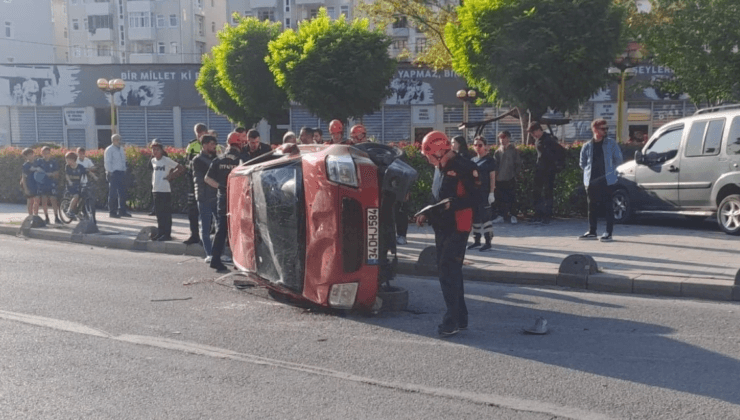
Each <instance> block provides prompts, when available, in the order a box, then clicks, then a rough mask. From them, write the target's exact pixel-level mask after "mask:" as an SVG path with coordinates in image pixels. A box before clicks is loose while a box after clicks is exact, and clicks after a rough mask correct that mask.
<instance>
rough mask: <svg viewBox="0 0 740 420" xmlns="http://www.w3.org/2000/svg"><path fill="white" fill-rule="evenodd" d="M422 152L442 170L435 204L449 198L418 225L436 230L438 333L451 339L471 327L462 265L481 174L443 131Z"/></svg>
mask: <svg viewBox="0 0 740 420" xmlns="http://www.w3.org/2000/svg"><path fill="white" fill-rule="evenodd" d="M421 152H422V154H424V156H425V157H426V158H427V161H429V163H430V164H431V165H433V166H435V167H436V168H437V169H439V173H440V181H439V182H438V183H435V186H434V187H433V188H432V195H433V196H434V202H435V203H439V202H440V201H442V200H446V199H449V201H448V202H447V203H445V204H443V205H442V204H440V205H439V206H438V207H436V208H435V209H432V210H430V211H428V212H426V213H424V214H421V215H420V216H419V217H418V218H417V219H416V223H417V224H418V225H419V226H423V225H424V223H425V222H426V221H427V220H429V221H430V222H431V225H432V227H433V228H434V240H435V243H436V247H437V268H438V271H439V284H440V286H441V288H442V296H443V297H444V301H445V305H446V306H447V311H446V312H445V314H444V317H443V318H442V324H440V325H439V326H438V327H437V333H438V334H439V335H440V336H442V337H449V336H451V335H454V334H456V333H457V332H458V331H459V330H461V329H463V330H464V329H467V328H468V309H467V306H466V305H465V297H464V289H463V274H462V265H463V260H464V259H465V245H466V244H467V242H468V236H469V235H470V229H471V227H472V224H473V209H472V208H473V205H474V204H475V199H474V196H473V192H474V191H475V189H476V179H477V177H478V172H477V170H476V165H475V164H474V163H473V162H471V161H470V160H469V159H466V158H464V157H462V156H460V155H459V154H457V153H456V152H455V151H453V150H452V145H451V143H450V140H449V139H448V138H447V136H446V135H445V134H444V133H442V132H440V131H432V132H430V133H428V134H427V135H426V136H424V140H423V141H422V145H421Z"/></svg>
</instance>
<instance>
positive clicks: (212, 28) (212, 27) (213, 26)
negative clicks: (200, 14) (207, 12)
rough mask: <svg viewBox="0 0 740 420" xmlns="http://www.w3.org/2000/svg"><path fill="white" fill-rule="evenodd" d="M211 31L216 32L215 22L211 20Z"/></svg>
mask: <svg viewBox="0 0 740 420" xmlns="http://www.w3.org/2000/svg"><path fill="white" fill-rule="evenodd" d="M211 32H213V33H214V34H215V33H216V22H211Z"/></svg>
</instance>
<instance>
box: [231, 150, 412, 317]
mask: <svg viewBox="0 0 740 420" xmlns="http://www.w3.org/2000/svg"><path fill="white" fill-rule="evenodd" d="M402 154H403V152H402V151H401V150H400V149H397V148H392V147H390V146H386V145H383V144H376V143H363V144H359V145H354V146H349V145H340V144H335V145H295V144H285V145H282V146H280V147H279V148H277V149H275V150H273V151H272V152H271V153H268V154H265V155H262V156H259V157H257V158H255V159H252V160H250V161H249V162H246V163H245V164H243V165H241V166H239V167H237V168H235V169H234V170H233V171H232V172H231V175H230V176H229V181H228V223H229V243H230V244H231V250H232V254H233V258H234V264H235V266H236V267H237V268H238V269H239V270H241V271H243V272H245V273H246V275H247V276H248V277H249V278H250V279H252V280H254V281H256V282H258V283H261V284H265V285H267V286H268V287H270V288H271V289H273V290H275V291H278V292H280V293H283V294H285V295H288V296H290V297H292V298H295V299H301V300H307V301H310V302H313V303H315V304H318V305H321V306H326V307H331V308H337V309H361V310H369V309H371V308H378V306H379V305H380V304H381V302H380V300H378V299H377V295H378V290H379V288H380V287H382V286H383V284H386V285H387V284H388V281H389V280H390V279H392V277H393V268H394V262H395V261H396V259H395V223H394V219H393V206H394V205H395V203H396V202H397V201H398V200H402V199H403V198H404V197H406V195H407V193H408V191H409V189H410V188H411V185H412V184H413V182H414V181H415V180H416V177H417V173H416V171H415V170H414V169H413V168H412V167H411V166H409V165H407V164H406V163H404V162H403V161H402V160H401V159H399V158H400V157H401V156H402Z"/></svg>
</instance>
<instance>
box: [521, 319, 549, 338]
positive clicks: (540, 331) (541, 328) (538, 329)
mask: <svg viewBox="0 0 740 420" xmlns="http://www.w3.org/2000/svg"><path fill="white" fill-rule="evenodd" d="M522 332H523V333H525V334H536V335H544V334H547V320H546V319H545V318H543V317H541V316H538V317H537V319H536V320H535V321H534V325H533V326H532V327H530V328H522Z"/></svg>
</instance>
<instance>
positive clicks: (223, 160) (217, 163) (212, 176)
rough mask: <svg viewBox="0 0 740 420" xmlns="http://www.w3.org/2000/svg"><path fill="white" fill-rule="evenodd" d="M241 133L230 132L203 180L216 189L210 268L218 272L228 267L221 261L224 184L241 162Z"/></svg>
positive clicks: (225, 227)
mask: <svg viewBox="0 0 740 420" xmlns="http://www.w3.org/2000/svg"><path fill="white" fill-rule="evenodd" d="M242 139H243V137H242V135H241V134H239V133H236V132H233V133H230V134H229V137H228V138H227V140H226V142H227V144H228V145H229V147H228V148H227V149H226V151H225V152H224V155H223V156H221V157H220V158H216V159H213V161H212V162H211V166H210V167H209V168H208V172H207V173H206V177H205V179H204V181H205V182H206V183H207V184H208V185H210V186H212V187H213V188H216V189H218V204H217V213H218V217H217V218H216V237H215V238H214V240H213V249H212V252H211V264H210V266H211V268H214V269H215V270H216V271H217V272H219V273H225V272H228V271H229V269H228V268H227V267H226V266H225V265H224V263H223V262H222V261H221V254H223V251H224V246H225V244H226V233H227V225H226V223H227V221H226V210H227V207H226V206H227V203H226V184H227V181H228V179H229V174H230V173H231V170H232V169H234V168H236V167H237V166H239V165H240V164H241V159H240V157H239V156H240V154H241V150H242V146H243V145H242Z"/></svg>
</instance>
